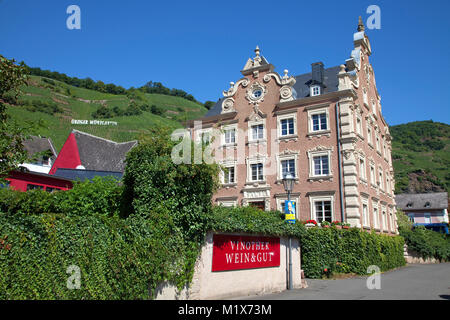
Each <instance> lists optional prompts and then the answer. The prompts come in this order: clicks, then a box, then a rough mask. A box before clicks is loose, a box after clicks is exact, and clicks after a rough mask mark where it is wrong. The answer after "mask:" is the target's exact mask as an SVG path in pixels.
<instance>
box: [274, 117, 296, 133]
mask: <svg viewBox="0 0 450 320" xmlns="http://www.w3.org/2000/svg"><path fill="white" fill-rule="evenodd" d="M277 119H278V120H277V125H278V138H283V137H290V136H295V135H297V113H290V114H283V115H278V116H277Z"/></svg>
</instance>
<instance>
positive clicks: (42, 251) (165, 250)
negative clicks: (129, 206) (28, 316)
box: [0, 211, 182, 300]
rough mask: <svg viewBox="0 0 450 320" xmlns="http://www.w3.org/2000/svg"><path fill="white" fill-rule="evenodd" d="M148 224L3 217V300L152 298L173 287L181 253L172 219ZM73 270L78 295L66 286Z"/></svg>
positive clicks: (163, 216)
mask: <svg viewBox="0 0 450 320" xmlns="http://www.w3.org/2000/svg"><path fill="white" fill-rule="evenodd" d="M149 218H151V219H143V218H142V217H139V216H130V217H129V218H127V219H119V218H115V217H105V216H102V215H99V214H93V215H83V216H75V215H71V216H66V215H60V214H47V213H44V214H40V215H26V214H22V213H18V214H16V215H14V216H8V215H7V214H4V213H0V239H1V240H0V244H1V243H3V245H0V299H2V300H4V299H149V298H152V297H153V296H154V294H155V289H156V287H157V285H158V284H159V283H160V282H162V281H163V280H164V279H166V280H172V281H174V282H175V281H176V279H177V276H178V273H179V271H178V270H176V269H174V263H173V262H174V261H177V260H178V259H179V258H178V257H179V256H180V254H182V252H180V251H177V250H174V248H176V246H175V245H174V242H176V241H178V240H180V238H179V237H178V236H177V234H176V232H175V230H174V226H173V224H172V223H171V222H170V218H169V213H168V212H164V211H161V212H153V213H152V214H151V215H150V216H149ZM161 221H164V222H165V224H162V223H161ZM161 238H164V239H167V242H162V241H160V240H159V239H161ZM71 265H76V266H78V267H79V268H80V272H81V279H80V280H81V288H80V289H79V290H76V289H75V290H70V289H68V288H67V281H68V278H69V277H70V276H71V274H70V273H69V274H68V273H66V272H67V271H68V269H67V268H68V267H69V266H71Z"/></svg>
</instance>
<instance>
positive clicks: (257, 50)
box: [255, 45, 259, 57]
mask: <svg viewBox="0 0 450 320" xmlns="http://www.w3.org/2000/svg"><path fill="white" fill-rule="evenodd" d="M255 54H256V56H257V57H259V46H258V45H257V46H256V49H255Z"/></svg>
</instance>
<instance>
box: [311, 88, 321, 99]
mask: <svg viewBox="0 0 450 320" xmlns="http://www.w3.org/2000/svg"><path fill="white" fill-rule="evenodd" d="M318 95H320V86H312V87H311V97H314V96H318Z"/></svg>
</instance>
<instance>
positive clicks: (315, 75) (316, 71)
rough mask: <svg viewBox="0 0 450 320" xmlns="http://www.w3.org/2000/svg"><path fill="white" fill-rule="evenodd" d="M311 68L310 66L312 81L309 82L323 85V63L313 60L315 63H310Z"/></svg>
mask: <svg viewBox="0 0 450 320" xmlns="http://www.w3.org/2000/svg"><path fill="white" fill-rule="evenodd" d="M311 68H312V83H311V84H313V85H314V84H319V85H323V77H324V75H323V74H324V71H323V63H322V62H315V63H313V64H311Z"/></svg>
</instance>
